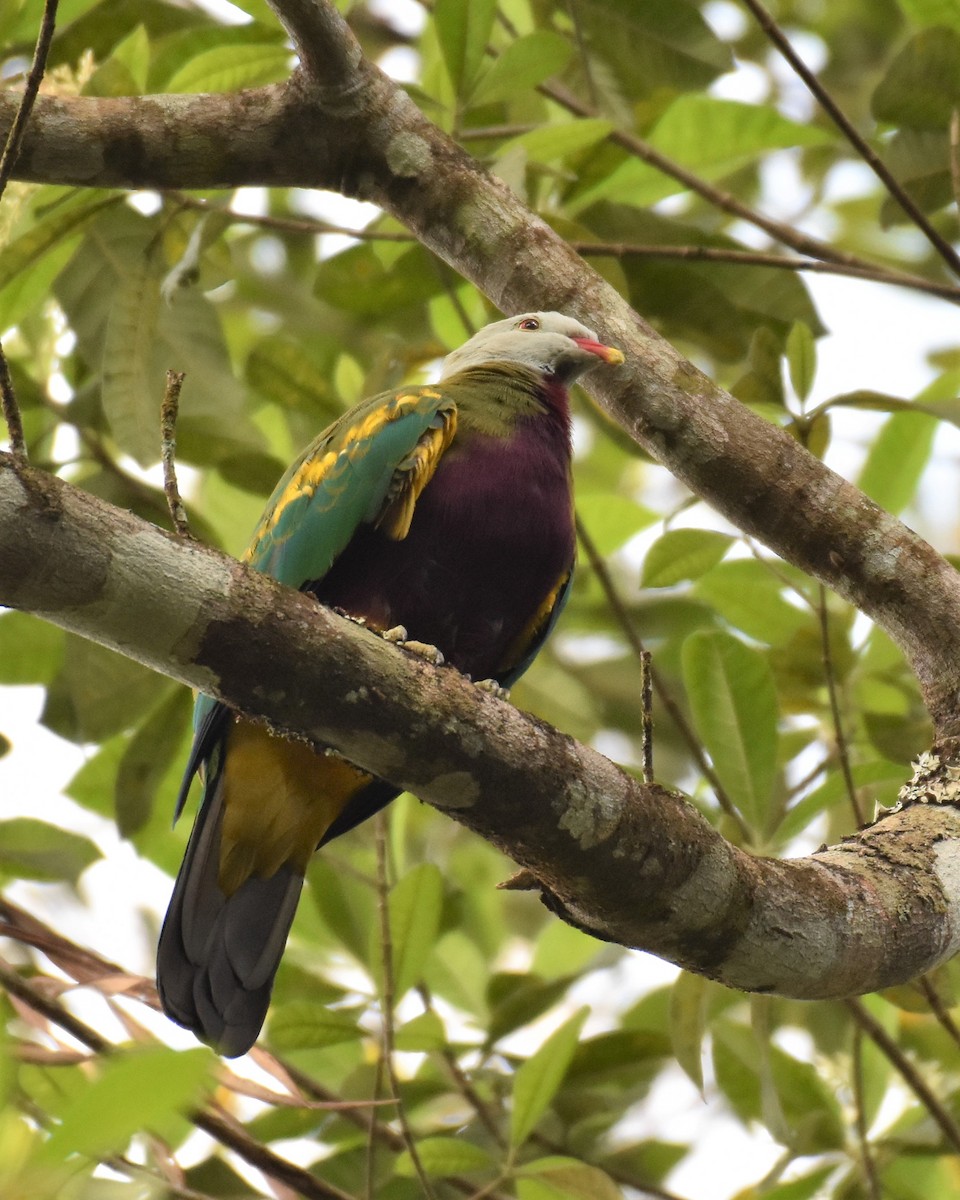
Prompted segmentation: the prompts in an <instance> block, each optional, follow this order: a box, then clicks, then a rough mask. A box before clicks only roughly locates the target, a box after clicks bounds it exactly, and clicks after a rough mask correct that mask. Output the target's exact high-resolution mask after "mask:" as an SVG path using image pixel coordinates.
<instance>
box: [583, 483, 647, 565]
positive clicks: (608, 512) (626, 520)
mask: <svg viewBox="0 0 960 1200" xmlns="http://www.w3.org/2000/svg"><path fill="white" fill-rule="evenodd" d="M577 515H578V516H579V518H580V520H581V521H582V522H583V525H584V528H585V529H586V531H587V534H588V535H589V537H590V540H591V541H592V542H593V544H594V545H595V546H596V548H597V550H598V551H599V553H600V554H601V555H603V556H604V557H606V556H607V555H608V554H612V553H613V552H614V551H615V550H619V549H620V547H621V546H622V545H623V544H624V542H627V541H629V540H630V538H632V537H633V535H634V534H635V533H639V532H640V531H641V530H642V529H646V528H647V526H649V525H652V524H653V522H654V521H656V520H657V514H656V513H655V512H653V511H652V510H651V509H649V508H645V507H644V506H643V505H642V504H637V503H636V501H634V500H630V499H628V498H627V497H626V496H618V495H617V494H616V493H615V492H586V493H578V495H577Z"/></svg>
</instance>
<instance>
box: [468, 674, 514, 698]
mask: <svg viewBox="0 0 960 1200" xmlns="http://www.w3.org/2000/svg"><path fill="white" fill-rule="evenodd" d="M473 686H474V687H478V688H479V689H480V691H481V692H489V693H490V695H491V696H496V698H497V699H498V700H509V699H510V689H509V688H505V687H501V686H500V684H499V683H497V681H496V680H495V679H478V680H477V681H476V683H474V685H473Z"/></svg>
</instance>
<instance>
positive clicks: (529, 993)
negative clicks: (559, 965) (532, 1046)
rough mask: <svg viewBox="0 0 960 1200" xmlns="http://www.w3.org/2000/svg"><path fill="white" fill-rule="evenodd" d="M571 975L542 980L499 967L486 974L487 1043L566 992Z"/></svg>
mask: <svg viewBox="0 0 960 1200" xmlns="http://www.w3.org/2000/svg"><path fill="white" fill-rule="evenodd" d="M574 979H575V976H570V975H560V976H559V977H558V978H556V979H551V980H544V979H541V978H539V976H537V975H535V974H533V973H532V972H530V971H526V972H523V973H521V972H513V971H501V972H498V973H497V974H496V975H492V976H491V977H490V983H489V986H488V988H487V997H488V999H489V1002H490V1024H489V1025H488V1027H487V1043H488V1044H489V1045H494V1044H495V1043H496V1042H498V1041H499V1040H500V1038H502V1037H505V1036H506V1034H508V1033H512V1032H513V1031H514V1030H515V1029H518V1028H519V1027H520V1026H521V1025H529V1024H530V1023H531V1022H532V1021H535V1020H536V1019H537V1017H539V1016H542V1015H543V1013H545V1012H546V1011H547V1009H549V1008H552V1006H553V1005H554V1004H556V1003H557V1001H558V1000H559V999H560V998H561V997H562V996H563V995H564V994H565V993H566V991H567V990H568V989H569V987H570V985H571V984H572V983H573V982H574Z"/></svg>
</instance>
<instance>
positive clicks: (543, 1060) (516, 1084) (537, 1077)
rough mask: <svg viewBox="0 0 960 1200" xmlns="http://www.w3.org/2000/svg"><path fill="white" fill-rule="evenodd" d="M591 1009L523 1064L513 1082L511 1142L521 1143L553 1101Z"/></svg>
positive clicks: (575, 1017) (573, 1019) (583, 1010)
mask: <svg viewBox="0 0 960 1200" xmlns="http://www.w3.org/2000/svg"><path fill="white" fill-rule="evenodd" d="M587 1013H588V1009H586V1008H581V1009H580V1010H579V1011H578V1012H576V1013H574V1015H573V1016H572V1017H570V1018H569V1020H567V1021H565V1022H564V1023H563V1025H561V1026H560V1028H559V1029H557V1030H556V1031H555V1032H554V1033H552V1034H551V1035H550V1037H548V1038H547V1040H546V1041H545V1042H544V1043H543V1045H542V1046H541V1047H540V1049H539V1050H537V1051H536V1053H535V1054H532V1055H531V1056H530V1058H528V1059H527V1061H526V1062H525V1063H523V1064H522V1065H521V1066H520V1067H518V1068H517V1073H516V1075H515V1076H514V1081H513V1108H512V1110H511V1113H510V1145H511V1146H513V1147H514V1148H516V1147H519V1146H522V1145H523V1143H524V1142H525V1141H526V1140H527V1138H528V1137H529V1136H530V1134H531V1133H532V1132H533V1130H534V1128H535V1126H536V1124H537V1122H538V1121H539V1120H540V1118H541V1117H542V1116H543V1114H544V1113H545V1112H546V1111H547V1109H548V1108H549V1107H550V1103H551V1101H552V1100H553V1098H554V1096H555V1095H556V1094H557V1091H558V1090H559V1088H560V1084H561V1083H562V1082H563V1077H564V1075H566V1073H567V1068H568V1067H569V1066H570V1062H571V1060H572V1059H573V1053H574V1051H575V1050H576V1048H577V1042H578V1041H579V1038H580V1030H581V1029H582V1028H583V1023H584V1021H586V1019H587Z"/></svg>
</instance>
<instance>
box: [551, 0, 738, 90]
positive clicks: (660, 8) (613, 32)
mask: <svg viewBox="0 0 960 1200" xmlns="http://www.w3.org/2000/svg"><path fill="white" fill-rule="evenodd" d="M573 11H575V13H576V20H577V23H578V26H579V28H580V31H581V34H582V36H583V41H584V42H585V43H586V46H587V47H588V50H587V53H588V55H589V58H588V62H587V66H586V69H587V70H588V71H589V75H590V79H591V83H592V85H593V89H595V90H597V91H598V92H599V95H600V97H602V99H603V101H604V104H603V107H604V109H605V110H607V111H609V110H611V109H618V108H619V109H621V110H629V104H630V102H631V101H637V100H644V101H649V100H650V99H651V98H653V97H658V96H664V95H675V94H676V93H677V92H682V91H687V90H689V89H694V88H702V87H706V86H707V84H709V83H710V82H712V80H714V79H715V78H716V77H717V76H718V75H722V74H723V73H724V72H726V71H728V70H730V68H731V67H732V66H733V58H732V55H731V52H730V47H729V46H727V45H726V44H725V43H724V42H723V41H721V39H720V38H718V37H717V35H716V34H715V33H714V32H713V30H712V29H711V27H710V25H709V24H708V23H707V21H705V20H704V18H703V15H702V14H701V12H700V10H699V7H698V6H696V5H694V4H690V3H688V2H687V0H644V2H643V3H642V4H638V3H637V2H636V0H577V5H576V9H575V10H573Z"/></svg>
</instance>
